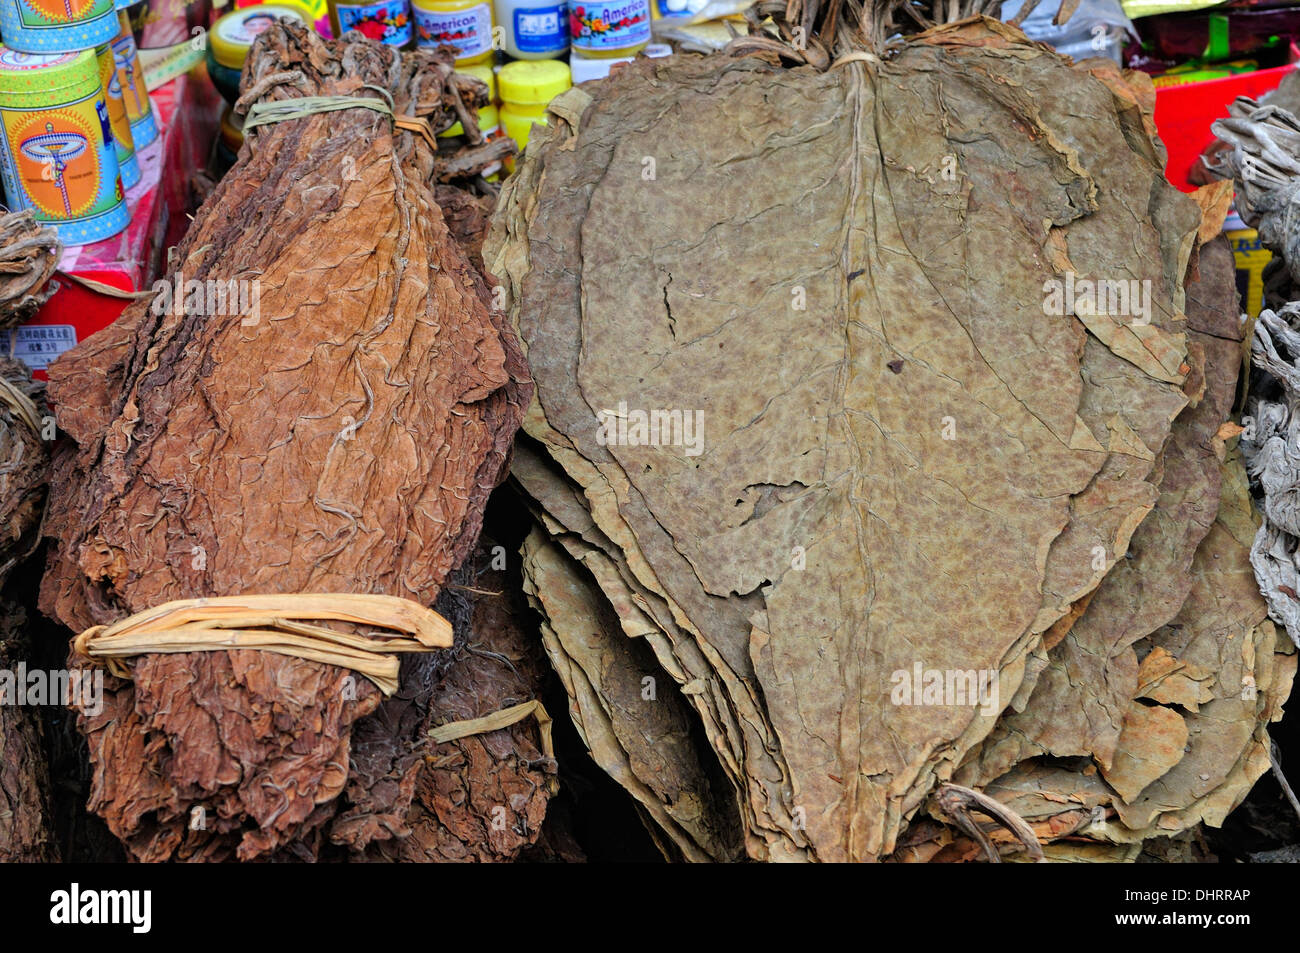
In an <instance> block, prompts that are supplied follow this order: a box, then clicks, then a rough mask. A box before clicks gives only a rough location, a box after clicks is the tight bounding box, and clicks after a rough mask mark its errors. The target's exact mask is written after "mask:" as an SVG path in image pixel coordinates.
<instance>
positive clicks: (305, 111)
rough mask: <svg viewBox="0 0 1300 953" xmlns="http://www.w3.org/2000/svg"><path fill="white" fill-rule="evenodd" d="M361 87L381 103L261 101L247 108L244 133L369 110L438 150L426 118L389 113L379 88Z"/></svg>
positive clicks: (325, 99) (303, 98)
mask: <svg viewBox="0 0 1300 953" xmlns="http://www.w3.org/2000/svg"><path fill="white" fill-rule="evenodd" d="M363 88H364V89H373V90H375V91H376V92H378V93H382V94H383V96H384V100H386V101H385V102H381V101H380V100H378V99H366V98H364V97H361V96H300V97H298V98H297V99H277V100H270V101H267V100H264V101H262V102H257V103H254V104H253V105H252V106H251V107H249V110H248V115H247V116H246V117H245V118H244V127H243V128H244V131H245V132H248V131H249V130H250V129H256V128H257V127H258V126H267V125H270V124H271V123H276V122H284V121H285V120H286V119H305V118H307V117H308V116H315V115H316V114H317V113H328V112H336V111H337V110H340V109H373V110H374V111H375V112H377V113H384V114H385V115H388V116H391V117H392V119H393V125H394V126H396V127H397V128H398V129H405V130H407V131H408V132H414V133H418V134H419V135H420V136H421V137H423V139H424V141H425V142H426V143H428V145H429V148H430V149H432V150H433V151H434V152H437V151H438V140H437V138H436V137H435V136H434V134H433V128H432V127H431V126H430V125H429V121H428V120H427V119H421V118H419V117H417V116H403V115H399V114H398V113H395V112H393V97H392V96H391V95H390V94H389V92H388V90H386V89H384V88H383V87H382V86H374V85H371V84H370V83H367V84H366V85H365V86H364V87H363Z"/></svg>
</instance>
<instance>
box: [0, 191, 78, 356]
mask: <svg viewBox="0 0 1300 953" xmlns="http://www.w3.org/2000/svg"><path fill="white" fill-rule="evenodd" d="M62 254H63V243H62V242H60V241H59V234H58V232H56V231H55V230H54V229H53V228H52V227H51V226H48V225H38V224H37V223H36V216H35V214H34V213H33V212H32V210H31V209H25V210H23V211H21V212H5V213H4V214H2V215H0V331H3V330H4V329H5V328H11V327H14V326H15V325H19V324H22V323H23V322H24V321H28V320H30V319H31V318H32V317H33V316H34V315H35V314H36V312H37V311H38V310H40V307H41V305H43V304H45V302H46V301H48V300H49V298H50V295H52V294H54V290H55V289H54V286H53V285H50V284H48V283H47V282H49V280H50V277H51V276H52V275H53V274H54V270H55V269H56V268H58V267H59V258H60V257H61V256H62Z"/></svg>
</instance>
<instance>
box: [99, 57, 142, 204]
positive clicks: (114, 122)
mask: <svg viewBox="0 0 1300 953" xmlns="http://www.w3.org/2000/svg"><path fill="white" fill-rule="evenodd" d="M95 59H96V60H97V61H98V62H99V81H100V83H102V84H103V87H104V103H105V105H107V106H108V126H109V129H111V130H112V132H113V147H114V150H115V151H116V152H117V168H118V171H119V172H120V173H121V174H122V188H124V189H129V188H131V187H132V186H134V185H135V184H136V183H137V182H139V181H140V163H139V161H138V160H137V159H136V157H135V140H134V139H132V138H131V120H129V119H128V118H127V117H126V103H125V102H124V101H123V99H122V81H121V80H120V79H118V76H117V60H116V59H114V57H113V47H112V45H111V44H109V43H105V44H103V45H102V46H97V47H95Z"/></svg>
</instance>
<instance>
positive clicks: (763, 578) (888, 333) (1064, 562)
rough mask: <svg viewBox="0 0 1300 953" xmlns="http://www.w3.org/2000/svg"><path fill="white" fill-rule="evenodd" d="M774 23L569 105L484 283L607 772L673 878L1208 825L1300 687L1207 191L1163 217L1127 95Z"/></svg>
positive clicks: (1018, 45) (970, 22) (1099, 82)
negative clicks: (1239, 435)
mask: <svg viewBox="0 0 1300 953" xmlns="http://www.w3.org/2000/svg"><path fill="white" fill-rule="evenodd" d="M760 6H761V7H762V9H761V10H760V14H771V15H772V16H773V18H774V22H773V23H769V24H768V25H767V26H766V27H764V28H761V29H759V30H758V34H756V35H754V36H750V37H747V38H744V39H742V40H738V41H736V43H735V44H733V48H732V50H731V51H730V52H731V53H732V54H734V55H731V56H727V55H719V56H713V57H708V58H698V57H682V56H679V57H675V58H672V59H668V60H664V59H660V60H652V61H642V62H638V63H635V64H631V65H629V66H628V67H626V68H625V69H623V70H621V71H619V72H617V73H615V74H614V75H613V76H611V77H610V78H609V79H607V80H604V81H602V82H600V83H597V84H588V85H584V86H583V87H582V88H581V89H578V90H574V91H572V92H570V93H567V94H565V95H564V96H562V97H560V98H559V99H557V100H556V101H555V102H554V103H552V106H551V117H550V126H549V128H547V129H544V130H543V129H538V130H535V133H534V137H533V139H532V140H531V142H530V144H529V147H528V150H527V152H526V154H525V158H524V160H523V161H522V162H521V164H520V168H519V171H518V172H517V173H516V176H515V177H514V178H513V179H512V180H511V181H510V182H509V183H508V184H507V186H506V188H505V189H504V191H503V193H502V196H501V202H500V204H499V206H498V209H497V217H496V219H495V220H494V226H493V231H492V234H491V236H490V238H489V242H488V244H487V247H486V251H485V261H486V263H487V266H488V268H489V270H491V271H493V272H494V273H495V274H497V275H498V276H500V277H501V278H502V279H503V280H505V281H506V282H507V288H508V299H509V301H510V309H511V312H512V316H513V318H514V320H515V321H516V324H517V327H518V328H519V331H520V335H521V337H522V339H523V342H524V346H525V350H526V352H527V355H528V360H529V364H530V368H531V371H532V374H533V377H534V379H535V381H536V385H537V399H536V401H535V402H534V403H533V405H532V408H531V410H530V412H529V414H528V416H527V418H526V420H525V425H524V426H525V430H526V431H527V433H528V436H529V438H531V439H530V440H527V441H521V444H520V447H519V448H518V449H517V456H516V459H515V463H514V467H513V474H514V477H515V479H516V480H517V481H518V483H519V484H520V485H521V486H522V487H523V488H524V490H526V492H527V493H528V494H529V496H530V497H531V499H532V501H533V505H534V508H535V512H536V514H537V517H538V522H539V529H538V530H537V531H536V532H534V534H533V535H532V537H531V538H530V539H529V540H528V543H527V545H526V547H525V569H526V573H527V576H528V586H529V592H530V596H531V598H532V600H533V604H534V605H535V606H536V607H537V608H538V609H539V610H540V611H541V612H542V613H543V615H544V616H545V619H546V624H545V629H544V636H545V641H546V648H547V651H548V654H549V655H550V657H551V660H552V663H553V664H554V665H555V667H556V668H557V670H558V671H559V672H560V675H561V678H562V679H563V681H564V685H565V688H566V690H567V691H568V693H569V696H570V706H571V713H572V715H573V718H574V720H575V722H576V723H577V724H578V727H579V729H580V731H581V732H582V735H583V737H584V738H585V740H586V741H587V744H588V745H589V747H590V749H591V751H592V754H593V756H594V757H595V758H596V759H597V761H598V762H599V763H600V764H601V765H602V766H603V767H604V768H605V769H606V770H607V771H608V772H609V773H610V774H611V775H612V776H613V777H614V778H616V779H617V780H618V781H619V782H620V783H621V784H622V785H623V786H624V787H625V788H626V789H627V790H628V791H629V793H630V794H631V795H632V796H633V797H634V798H635V799H636V801H637V802H638V804H639V805H640V806H641V808H642V810H643V813H644V815H645V817H647V818H648V819H650V820H651V821H652V822H653V824H654V826H655V828H656V829H657V830H658V831H659V832H660V840H661V842H662V845H663V847H664V849H665V851H666V853H668V854H669V855H670V856H679V857H685V858H689V859H708V858H712V859H724V858H731V857H735V856H738V855H747V856H749V857H752V858H757V859H767V860H786V859H800V860H813V859H816V860H864V859H885V858H890V857H894V858H897V859H902V860H913V859H962V858H967V857H977V856H979V855H980V847H981V845H980V844H979V843H978V842H979V841H980V840H981V839H984V836H983V834H982V832H981V833H980V835H979V836H978V837H973V838H972V837H971V836H968V835H967V834H966V833H963V831H967V832H968V831H969V830H970V829H971V828H970V825H968V824H966V823H965V818H964V817H963V818H953V817H952V816H951V815H950V813H947V812H949V811H951V810H952V808H951V807H950V805H952V804H954V803H959V800H960V799H958V800H957V801H954V800H953V799H952V798H947V799H944V798H935V797H933V795H934V794H935V793H936V792H939V791H943V790H944V788H943V785H944V784H945V782H949V781H954V782H959V783H961V784H963V785H966V786H969V787H971V788H974V789H977V790H982V791H983V792H985V793H986V794H988V795H991V796H993V797H994V798H996V799H998V801H999V802H1000V803H1001V804H1003V805H1005V806H1007V807H1009V808H1010V809H1011V810H1012V811H1013V812H1014V813H1016V814H1019V815H1020V816H1021V817H1023V818H1024V820H1025V821H1026V822H1028V825H1029V829H1030V830H1031V831H1032V836H1033V837H1035V838H1037V839H1038V840H1040V841H1042V842H1043V843H1044V844H1045V845H1046V847H1045V853H1046V855H1047V857H1048V858H1053V857H1065V856H1069V857H1076V858H1097V859H1118V858H1122V857H1126V856H1131V855H1132V854H1134V853H1135V852H1136V851H1137V850H1138V849H1139V848H1140V845H1141V843H1142V842H1143V841H1144V840H1145V839H1148V838H1151V837H1154V836H1158V835H1164V834H1173V833H1176V832H1178V831H1181V830H1184V829H1185V828H1187V827H1189V826H1192V825H1195V824H1196V823H1198V822H1200V821H1206V822H1209V823H1218V822H1219V821H1221V820H1222V818H1223V816H1224V815H1225V814H1226V813H1227V811H1229V810H1230V809H1231V808H1232V807H1233V806H1234V805H1235V804H1236V803H1238V802H1239V801H1240V800H1241V798H1242V797H1244V795H1245V792H1246V791H1247V790H1248V788H1249V786H1250V784H1251V783H1252V782H1253V781H1254V779H1255V778H1257V777H1258V776H1259V775H1260V774H1261V773H1262V772H1263V771H1264V770H1265V769H1266V767H1267V764H1268V754H1267V737H1266V734H1265V725H1266V724H1267V723H1268V722H1269V721H1270V720H1275V719H1276V718H1277V717H1279V716H1280V713H1281V704H1282V702H1283V701H1284V700H1285V698H1286V696H1287V694H1288V692H1289V690H1290V685H1291V679H1292V675H1293V673H1294V669H1295V659H1294V656H1293V655H1292V654H1291V652H1292V648H1291V645H1290V642H1289V640H1286V639H1284V638H1281V637H1279V634H1278V633H1277V632H1276V631H1275V630H1274V627H1273V626H1272V624H1271V623H1270V622H1269V621H1268V619H1267V617H1266V609H1265V605H1264V603H1263V601H1262V600H1261V599H1260V597H1259V594H1258V592H1257V591H1256V590H1255V588H1254V581H1253V577H1252V575H1251V570H1250V565H1249V562H1248V550H1249V541H1250V537H1251V536H1252V535H1253V533H1254V528H1255V517H1254V515H1253V512H1252V510H1251V508H1250V504H1249V499H1248V497H1247V495H1246V492H1245V480H1244V474H1243V472H1242V468H1241V465H1240V463H1239V461H1238V459H1237V456H1236V454H1235V453H1233V452H1229V451H1228V450H1227V446H1226V444H1225V440H1224V438H1225V437H1229V438H1230V437H1231V433H1230V431H1229V430H1222V431H1221V430H1220V427H1221V425H1222V424H1224V422H1225V421H1226V420H1227V418H1228V415H1229V414H1230V410H1231V403H1232V399H1231V398H1232V394H1233V390H1234V386H1235V382H1236V375H1237V369H1238V362H1237V360H1236V359H1235V354H1236V348H1237V346H1238V344H1237V342H1238V341H1239V340H1240V336H1241V334H1240V331H1239V328H1238V324H1237V302H1236V297H1235V291H1234V285H1233V277H1232V267H1231V256H1230V255H1229V254H1228V252H1227V249H1226V247H1225V246H1224V245H1223V244H1222V243H1214V242H1210V239H1211V238H1212V237H1213V236H1214V235H1216V234H1217V232H1218V229H1219V226H1220V224H1221V222H1222V216H1223V210H1224V205H1225V195H1224V194H1223V191H1222V189H1219V190H1216V191H1212V192H1209V193H1206V194H1202V195H1201V196H1199V198H1200V202H1199V204H1198V202H1196V201H1193V200H1192V199H1190V198H1188V197H1187V196H1185V195H1183V194H1181V193H1180V192H1178V191H1177V190H1176V189H1174V188H1173V187H1171V186H1170V185H1169V184H1168V183H1167V182H1166V181H1165V180H1164V176H1163V172H1162V167H1163V156H1162V152H1163V150H1162V149H1161V147H1160V145H1159V143H1158V141H1157V140H1156V139H1155V135H1154V127H1153V124H1152V121H1151V108H1152V103H1153V96H1152V92H1151V88H1150V85H1149V83H1148V82H1146V81H1145V80H1144V79H1143V78H1141V77H1133V76H1129V75H1126V74H1122V73H1121V72H1120V71H1119V70H1118V69H1117V68H1116V67H1115V66H1114V65H1113V64H1106V63H1101V62H1096V61H1093V62H1089V63H1082V64H1078V65H1075V64H1072V63H1071V62H1070V61H1069V60H1067V59H1064V58H1062V57H1060V56H1058V55H1056V54H1055V53H1053V52H1052V51H1050V50H1048V49H1046V48H1045V47H1043V46H1041V45H1040V44H1036V43H1032V42H1029V41H1028V40H1027V39H1026V38H1025V37H1024V36H1023V35H1022V34H1021V33H1020V32H1019V31H1018V30H1016V29H1014V28H1012V27H1009V26H1006V25H1003V24H1001V23H999V22H997V21H994V20H989V19H984V18H979V17H975V18H969V19H966V20H963V21H960V22H954V23H949V24H942V25H931V24H930V23H929V22H928V21H927V20H926V18H925V17H924V16H923V15H922V14H921V12H919V8H918V7H917V6H916V5H910V6H907V7H906V8H904V7H903V6H902V5H899V4H891V3H886V2H880V3H875V4H868V5H866V6H865V8H863V7H859V6H858V5H856V4H844V5H840V4H831V5H829V6H822V7H818V6H816V5H811V4H802V3H800V2H798V0H795V2H793V3H791V4H790V5H789V7H788V8H787V6H786V5H785V4H783V3H766V4H761V5H760ZM904 9H905V10H906V12H907V13H908V14H909V15H911V18H912V19H916V20H918V21H920V22H919V24H918V25H917V27H918V28H919V27H927V28H926V29H924V31H923V32H916V29H915V28H912V32H911V35H908V36H906V37H905V38H902V39H897V40H895V41H893V42H886V37H890V36H894V35H895V34H896V33H897V31H898V24H897V23H896V22H895V19H897V20H898V21H899V22H902V21H903V17H902V13H903V12H904ZM965 12H971V11H970V10H967V11H965ZM800 27H802V28H803V34H802V35H804V36H809V37H811V38H812V39H811V41H810V42H809V43H807V44H802V46H804V48H803V49H801V50H796V49H793V48H792V47H791V46H790V45H788V42H787V41H789V40H791V39H792V38H794V37H795V36H797V35H800V34H798V33H797V30H798V29H799V28H800ZM773 29H775V30H777V31H779V33H780V36H776V35H773V34H772V33H771V32H770V31H772V30H773ZM764 30H766V31H768V32H764ZM754 54H756V55H754ZM1202 206H1204V212H1203V210H1202ZM593 622H594V624H593ZM701 737H702V738H703V739H705V741H704V743H701V742H700V741H699V739H700V738H701ZM947 790H948V791H950V792H951V791H957V790H958V789H957V788H948V789H947ZM954 820H956V821H959V822H961V823H959V824H953V823H951V822H952V821H954ZM1022 830H1023V826H1022ZM1019 849H1020V847H1019V846H1018V845H1017V843H1016V842H1015V840H1014V839H1013V838H1012V837H1011V836H1010V835H1006V834H1004V833H1000V834H998V835H996V836H994V837H993V839H992V844H991V845H990V846H989V848H988V850H987V851H986V852H987V853H988V854H990V855H992V856H997V852H998V851H999V850H1005V851H1008V852H1014V851H1018V850H1019Z"/></svg>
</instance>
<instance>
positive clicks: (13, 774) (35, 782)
mask: <svg viewBox="0 0 1300 953" xmlns="http://www.w3.org/2000/svg"><path fill="white" fill-rule="evenodd" d="M26 622H27V616H26V613H25V612H24V611H23V609H22V608H21V607H19V606H17V605H14V604H13V603H11V602H9V601H7V600H0V672H3V673H5V675H6V676H7V679H11V681H9V682H8V684H3V685H0V692H4V693H5V695H6V696H7V695H8V693H10V692H16V691H17V690H18V685H17V680H18V679H19V678H20V677H21V676H22V674H23V672H24V669H23V668H21V667H20V666H21V664H22V663H24V662H26V661H27V660H28V659H29V658H30V655H31V645H30V644H29V643H30V639H29V637H28V634H27V625H26ZM36 712H37V708H36V707H34V706H32V705H19V704H17V699H16V698H13V697H4V698H3V701H2V702H0V863H4V864H10V863H37V862H40V863H48V862H51V861H56V860H58V850H57V848H56V847H55V844H54V841H53V839H52V836H51V826H50V778H49V769H48V766H47V764H46V759H45V752H44V747H43V745H42V743H41V725H40V719H39V717H38V716H37V714H36Z"/></svg>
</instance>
